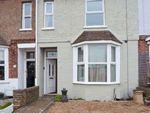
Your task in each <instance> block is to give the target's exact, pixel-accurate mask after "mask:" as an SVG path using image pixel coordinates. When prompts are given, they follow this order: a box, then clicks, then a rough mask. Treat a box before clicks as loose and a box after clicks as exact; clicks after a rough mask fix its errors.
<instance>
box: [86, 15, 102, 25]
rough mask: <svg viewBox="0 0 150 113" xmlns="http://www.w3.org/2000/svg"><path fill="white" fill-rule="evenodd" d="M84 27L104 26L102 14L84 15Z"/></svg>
mask: <svg viewBox="0 0 150 113" xmlns="http://www.w3.org/2000/svg"><path fill="white" fill-rule="evenodd" d="M86 25H87V26H97V25H104V22H103V13H96V14H86Z"/></svg>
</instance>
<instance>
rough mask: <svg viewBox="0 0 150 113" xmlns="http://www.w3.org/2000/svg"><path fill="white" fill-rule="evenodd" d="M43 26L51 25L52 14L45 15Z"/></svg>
mask: <svg viewBox="0 0 150 113" xmlns="http://www.w3.org/2000/svg"><path fill="white" fill-rule="evenodd" d="M45 27H53V16H52V15H46V17H45Z"/></svg>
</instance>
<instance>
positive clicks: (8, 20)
mask: <svg viewBox="0 0 150 113" xmlns="http://www.w3.org/2000/svg"><path fill="white" fill-rule="evenodd" d="M24 2H30V3H32V30H31V31H19V29H22V3H24ZM0 15H1V16H0V20H1V21H0V37H1V38H3V39H4V40H5V42H6V43H7V45H8V46H9V78H17V75H18V71H17V68H13V65H17V64H18V47H17V44H20V43H35V0H9V1H8V0H0Z"/></svg>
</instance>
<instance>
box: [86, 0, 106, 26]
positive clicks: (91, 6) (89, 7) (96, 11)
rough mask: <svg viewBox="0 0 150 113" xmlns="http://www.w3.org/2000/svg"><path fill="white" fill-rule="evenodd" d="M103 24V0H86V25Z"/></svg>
mask: <svg viewBox="0 0 150 113" xmlns="http://www.w3.org/2000/svg"><path fill="white" fill-rule="evenodd" d="M103 25H104V0H86V26H103Z"/></svg>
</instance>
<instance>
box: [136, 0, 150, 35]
mask: <svg viewBox="0 0 150 113" xmlns="http://www.w3.org/2000/svg"><path fill="white" fill-rule="evenodd" d="M138 2H139V3H138V6H139V34H140V35H150V27H149V26H150V0H138Z"/></svg>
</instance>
